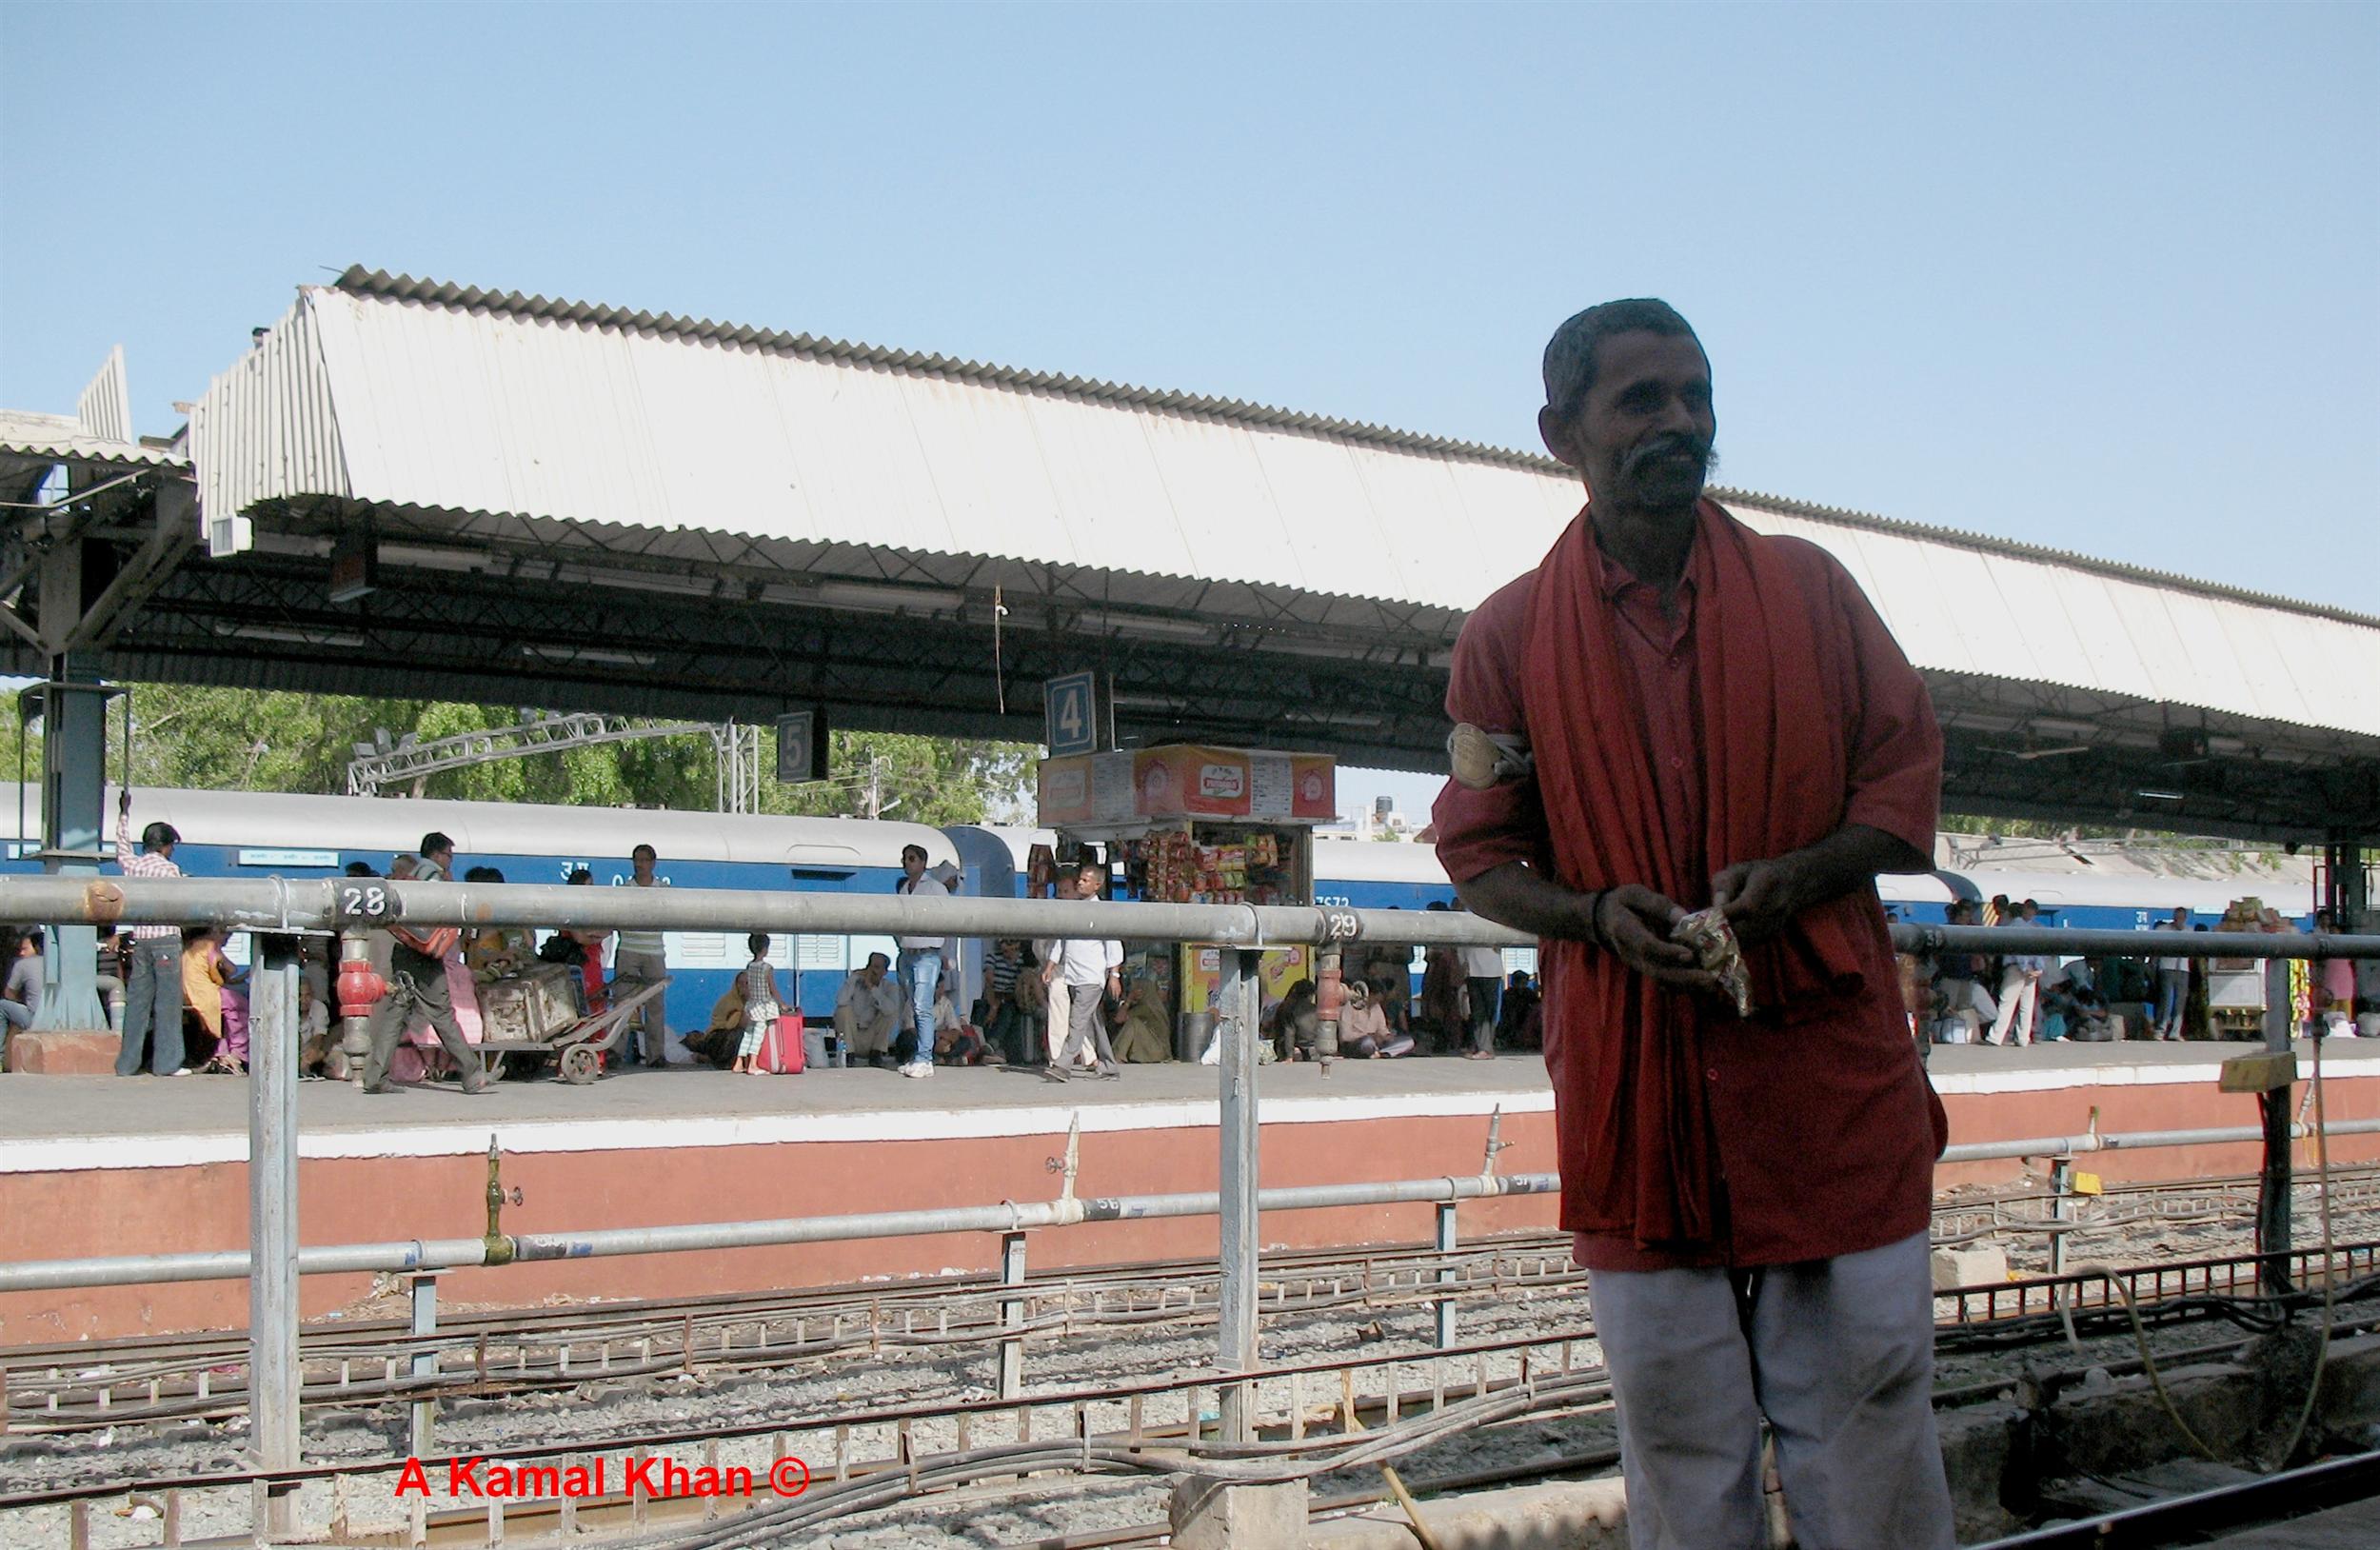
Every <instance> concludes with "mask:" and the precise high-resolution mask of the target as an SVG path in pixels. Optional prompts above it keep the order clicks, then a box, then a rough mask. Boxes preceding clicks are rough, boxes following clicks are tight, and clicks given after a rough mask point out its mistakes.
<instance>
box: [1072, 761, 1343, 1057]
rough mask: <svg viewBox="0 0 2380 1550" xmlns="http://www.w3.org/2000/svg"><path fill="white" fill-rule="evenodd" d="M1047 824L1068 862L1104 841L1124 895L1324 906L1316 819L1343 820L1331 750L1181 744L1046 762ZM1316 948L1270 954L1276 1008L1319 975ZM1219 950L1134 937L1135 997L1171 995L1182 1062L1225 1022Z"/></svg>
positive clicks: (1166, 998)
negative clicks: (1317, 895) (1317, 881)
mask: <svg viewBox="0 0 2380 1550" xmlns="http://www.w3.org/2000/svg"><path fill="white" fill-rule="evenodd" d="M1038 788H1039V794H1040V817H1041V824H1042V825H1044V826H1046V827H1049V828H1053V829H1055V830H1057V831H1058V835H1059V851H1060V854H1059V857H1058V859H1059V860H1060V861H1061V862H1064V861H1067V860H1069V859H1071V857H1072V855H1074V854H1078V853H1087V851H1088V848H1089V847H1090V846H1093V845H1097V846H1101V847H1104V848H1103V852H1102V855H1103V859H1104V860H1105V861H1106V863H1107V864H1108V870H1109V874H1110V877H1111V879H1113V878H1114V876H1115V874H1116V872H1117V870H1118V867H1119V865H1121V872H1122V877H1121V885H1120V887H1119V889H1118V893H1117V896H1118V897H1119V898H1132V899H1139V900H1142V901H1146V902H1149V903H1157V904H1311V903H1313V901H1314V825H1318V824H1327V823H1330V822H1331V821H1332V820H1333V819H1335V818H1336V817H1337V816H1338V808H1337V801H1338V781H1337V769H1336V765H1335V762H1334V761H1333V760H1332V758H1331V757H1330V756H1329V755H1328V754H1316V753H1277V752H1272V751H1268V750H1264V749H1252V748H1218V747H1208V746H1202V745H1187V744H1183V745H1171V746H1166V747H1158V748H1135V749H1127V750H1124V751H1121V752H1115V753H1093V754H1079V755H1074V756H1071V757H1068V758H1062V759H1045V760H1043V761H1042V762H1041V769H1040V778H1039V781H1038ZM1312 954H1313V949H1311V948H1309V947H1303V946H1291V947H1283V948H1279V949H1276V950H1273V951H1270V952H1267V953H1265V954H1264V955H1263V960H1262V974H1263V1000H1264V1004H1265V1005H1266V1006H1267V1007H1268V1008H1269V1007H1271V1006H1272V1005H1274V1004H1277V1003H1278V1002H1279V1001H1280V999H1281V998H1282V997H1283V996H1285V995H1286V994H1287V993H1288V991H1289V988H1290V986H1292V985H1294V984H1297V983H1298V982H1299V981H1300V980H1304V979H1309V978H1312V977H1313V964H1312ZM1221 977H1222V961H1221V953H1220V950H1219V949H1217V948H1216V947H1214V946H1211V945H1201V944H1196V943H1186V944H1180V945H1179V946H1176V945H1175V944H1131V943H1128V944H1125V960H1124V978H1125V983H1126V985H1127V987H1128V988H1127V998H1128V999H1129V998H1130V997H1131V996H1132V995H1134V994H1136V993H1137V994H1138V995H1139V996H1140V997H1141V998H1142V999H1143V1000H1159V1001H1160V1002H1161V1004H1162V1005H1163V1006H1164V1008H1165V1014H1166V1022H1167V1025H1168V1026H1170V1027H1172V1028H1174V1029H1175V1030H1176V1037H1175V1056H1176V1058H1177V1059H1180V1060H1197V1059H1198V1058H1200V1055H1201V1054H1202V1053H1203V1052H1204V1050H1205V1047H1206V1043H1207V1040H1208V1037H1209V1036H1210V1035H1211V1033H1212V1032H1213V1028H1214V1011H1215V1002H1216V995H1217V990H1218V987H1219V986H1220V982H1221Z"/></svg>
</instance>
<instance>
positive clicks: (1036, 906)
mask: <svg viewBox="0 0 2380 1550" xmlns="http://www.w3.org/2000/svg"><path fill="white" fill-rule="evenodd" d="M392 921H410V922H415V923H417V924H425V925H534V926H546V927H550V928H554V929H568V928H579V927H610V928H614V929H620V928H625V929H641V930H656V931H769V932H790V933H796V934H811V935H829V936H843V935H867V936H899V935H937V934H940V935H947V936H960V937H1028V938H1030V937H1093V936H1097V937H1119V938H1123V939H1127V940H1131V941H1142V942H1154V941H1173V942H1202V943H1214V944H1220V945H1222V946H1238V947H1262V946H1266V945H1269V944H1297V943H1339V942H1349V941H1357V940H1378V941H1387V942H1404V943H1412V944H1415V945H1417V946H1458V947H1459V946H1488V947H1496V946H1515V947H1527V946H1535V945H1537V939H1536V938H1535V937H1532V936H1527V935H1524V934H1523V933H1521V932H1518V931H1515V930H1512V929H1510V928H1509V927H1506V926H1501V925H1497V924H1494V923H1493V922H1490V921H1485V920H1482V919H1480V918H1479V917H1478V916H1476V915H1469V914H1464V913H1460V912H1458V911H1453V910H1402V909H1339V908H1335V907H1331V906H1327V905H1319V904H1125V903H1114V902H1110V901H1106V900H1098V901H1087V900H1049V899H967V898H951V897H942V898H934V897H930V896H927V895H922V894H917V895H909V894H891V893H886V894H861V893H802V892H790V891H788V892H782V893H777V892H757V891H746V890H737V889H724V888H669V889H646V888H638V889H627V888H573V887H568V886H557V885H547V884H522V883H416V882H394V881H387V880H383V879H378V878H269V877H268V878H112V877H103V878H69V877H21V878H10V879H8V880H7V883H6V885H5V887H0V923H9V924H18V923H22V924H42V923H49V922H66V923H69V924H86V925H99V926H115V925H137V924H176V925H180V924H200V925H220V926H223V927H225V928H226V929H229V930H247V931H259V932H267V933H271V932H288V931H327V930H334V929H338V928H341V927H347V926H376V925H386V924H389V923H390V922H392ZM1892 933H1893V943H1894V947H1895V948H1897V949H1899V950H1901V951H1904V952H1978V953H2007V952H2058V953H2063V954H2066V955H2069V956H2075V955H2079V956H2083V957H2108V956H2124V955H2130V956H2134V957H2155V958H2380V936H2349V935H2341V934H2330V935H2310V934H2305V933H2298V932H2280V933H2272V934H2266V933H2261V932H2235V931H2100V930H2081V929H2073V928H2068V927H2065V926H2009V925H1993V926H1984V925H1914V924H1899V925H1894V927H1892Z"/></svg>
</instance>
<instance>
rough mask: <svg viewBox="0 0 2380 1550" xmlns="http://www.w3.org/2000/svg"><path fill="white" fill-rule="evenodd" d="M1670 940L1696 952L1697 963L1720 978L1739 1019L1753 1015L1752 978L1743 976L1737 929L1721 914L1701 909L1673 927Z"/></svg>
mask: <svg viewBox="0 0 2380 1550" xmlns="http://www.w3.org/2000/svg"><path fill="white" fill-rule="evenodd" d="M1669 934H1670V940H1671V941H1673V942H1682V943H1684V944H1686V945H1687V946H1689V947H1692V948H1693V949H1694V954H1695V959H1696V962H1698V963H1699V964H1701V965H1702V966H1703V967H1704V968H1706V969H1709V970H1710V971H1711V972H1712V973H1714V974H1716V975H1717V976H1718V977H1719V985H1720V988H1722V989H1724V990H1725V991H1726V992H1727V994H1728V995H1729V996H1730V997H1731V998H1732V999H1733V1000H1734V1001H1735V1015H1736V1016H1737V1017H1750V1016H1751V1015H1752V976H1751V975H1749V974H1747V973H1746V972H1744V955H1743V950H1742V949H1741V948H1740V947H1738V946H1737V945H1736V944H1735V927H1734V926H1732V925H1730V924H1727V916H1726V914H1725V913H1724V912H1722V911H1721V910H1719V909H1717V908H1716V907H1714V908H1711V909H1698V910H1696V911H1695V912H1694V913H1693V914H1691V915H1689V916H1687V917H1686V918H1685V919H1683V920H1681V921H1679V922H1678V923H1677V924H1676V925H1673V926H1671V927H1670V932H1669Z"/></svg>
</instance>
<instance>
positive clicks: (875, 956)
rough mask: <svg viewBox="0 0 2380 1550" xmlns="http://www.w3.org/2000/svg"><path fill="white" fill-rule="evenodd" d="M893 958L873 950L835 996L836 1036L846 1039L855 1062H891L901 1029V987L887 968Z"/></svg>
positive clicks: (844, 1047) (845, 1048)
mask: <svg viewBox="0 0 2380 1550" xmlns="http://www.w3.org/2000/svg"><path fill="white" fill-rule="evenodd" d="M891 967H892V960H891V959H889V958H887V957H885V956H884V955H883V953H870V954H868V955H867V962H866V963H864V964H861V965H860V966H859V967H858V968H855V969H853V970H852V971H851V972H850V974H849V975H847V976H845V977H844V979H843V988H842V989H841V990H840V991H838V992H836V995H835V1037H836V1038H837V1039H840V1040H842V1041H843V1049H844V1050H845V1051H846V1053H847V1055H848V1058H849V1059H850V1062H851V1063H852V1064H854V1065H859V1064H862V1063H866V1064H869V1065H890V1064H892V1046H893V1040H894V1038H895V1037H896V1036H897V1035H898V1034H899V1033H900V1031H901V1015H902V1002H901V986H900V985H899V984H897V983H895V981H894V980H893V978H892V976H891V975H889V974H887V973H886V972H885V971H886V970H887V969H889V968H891Z"/></svg>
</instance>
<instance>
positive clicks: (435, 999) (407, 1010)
mask: <svg viewBox="0 0 2380 1550" xmlns="http://www.w3.org/2000/svg"><path fill="white" fill-rule="evenodd" d="M413 1023H428V1024H429V1029H430V1031H431V1032H432V1033H435V1034H436V1035H438V1042H439V1043H441V1044H443V1045H444V1046H446V1054H447V1056H448V1057H449V1058H450V1059H451V1060H453V1062H454V1063H455V1069H456V1070H457V1071H459V1072H460V1073H461V1074H462V1077H463V1084H464V1085H465V1086H466V1087H476V1086H478V1085H479V1084H480V1083H483V1082H486V1080H487V1073H486V1069H485V1068H484V1067H482V1066H481V1064H480V1063H479V1051H478V1050H476V1049H473V1048H472V1047H471V1044H470V1041H469V1040H467V1039H466V1038H464V1037H463V1024H462V1023H457V1022H456V1021H455V1020H454V1002H453V1000H452V998H450V997H449V996H448V995H447V994H446V964H442V963H440V962H439V961H438V960H437V959H435V958H430V957H427V956H426V955H424V954H422V953H417V952H415V951H414V950H413V949H412V948H410V947H407V946H406V945H405V944H402V943H399V944H397V945H396V946H395V947H394V948H393V949H392V950H391V951H390V952H389V954H388V990H387V994H386V995H384V996H382V997H381V998H380V1004H379V1005H377V1006H375V1007H373V1008H372V1016H371V1021H370V1022H369V1023H367V1024H366V1028H367V1031H368V1033H369V1034H370V1036H371V1049H370V1051H369V1053H367V1055H366V1056H365V1057H364V1086H365V1089H366V1090H367V1091H376V1090H378V1089H379V1088H382V1087H385V1086H387V1084H388V1063H389V1062H390V1061H391V1060H392V1059H394V1058H395V1056H396V1053H397V1041H398V1040H399V1039H400V1038H403V1037H404V1035H405V1030H406V1029H407V1027H408V1026H410V1025H411V1024H413Z"/></svg>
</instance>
